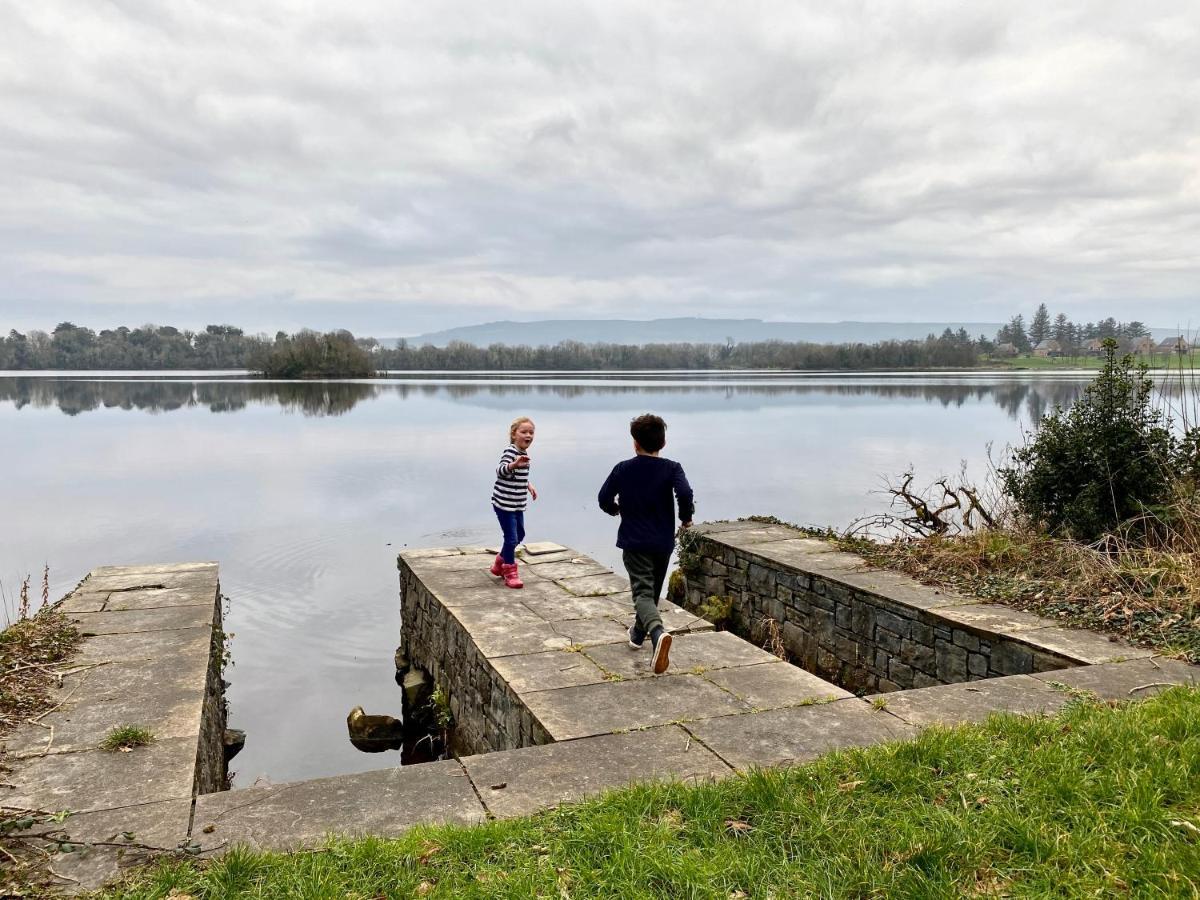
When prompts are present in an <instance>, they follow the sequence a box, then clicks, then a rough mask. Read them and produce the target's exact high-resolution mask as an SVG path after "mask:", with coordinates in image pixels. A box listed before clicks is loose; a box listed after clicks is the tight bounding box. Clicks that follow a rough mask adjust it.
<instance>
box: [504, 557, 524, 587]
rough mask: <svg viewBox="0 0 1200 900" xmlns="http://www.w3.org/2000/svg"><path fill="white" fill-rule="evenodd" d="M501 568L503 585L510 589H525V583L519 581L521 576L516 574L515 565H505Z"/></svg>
mask: <svg viewBox="0 0 1200 900" xmlns="http://www.w3.org/2000/svg"><path fill="white" fill-rule="evenodd" d="M502 568H503V572H504V584H505V585H506V586H507V587H510V588H523V587H525V582H523V581H522V580H521V576H520V575H518V574H517V564H516V563H513V564H512V565H508V564H507V563H506V564H505V565H504V566H503V567H502Z"/></svg>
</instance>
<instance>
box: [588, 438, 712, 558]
mask: <svg viewBox="0 0 1200 900" xmlns="http://www.w3.org/2000/svg"><path fill="white" fill-rule="evenodd" d="M672 494H674V497H673V496H672ZM676 498H677V499H678V500H679V521H681V522H690V521H691V520H692V513H693V512H695V507H694V506H693V504H692V486H691V485H690V484H688V480H687V476H686V475H684V474H683V466H681V465H680V464H679V463H677V462H675V461H674V460H672V459H664V458H662V457H659V456H635V457H633V459H626V460H623V461H622V462H619V463H617V464H616V465H615V466H613V470H612V472H611V473H610V474H609V476H608V478H607V479H606V480H605V482H604V487H602V488H600V496H599V497H597V499H598V500H599V501H600V508H601V509H602V510H604V511H605V512H606V513H608V514H609V515H610V516H615V515H617V514H618V512H619V513H620V515H621V527H620V528H619V529H617V546H618V547H620V548H621V549H622V550H634V551H637V552H641V553H671V552H672V551H673V550H674V549H675V500H676ZM618 501H619V502H618Z"/></svg>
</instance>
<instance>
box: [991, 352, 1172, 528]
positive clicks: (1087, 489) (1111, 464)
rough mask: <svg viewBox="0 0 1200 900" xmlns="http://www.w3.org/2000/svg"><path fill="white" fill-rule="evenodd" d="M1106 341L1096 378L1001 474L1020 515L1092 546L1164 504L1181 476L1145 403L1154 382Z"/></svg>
mask: <svg viewBox="0 0 1200 900" xmlns="http://www.w3.org/2000/svg"><path fill="white" fill-rule="evenodd" d="M1116 350H1117V344H1116V341H1113V340H1109V341H1106V342H1105V354H1106V360H1105V363H1104V367H1103V369H1102V370H1101V372H1100V374H1099V375H1098V376H1097V377H1096V379H1095V380H1094V381H1093V382H1092V383H1091V384H1090V385H1088V387H1087V388H1086V390H1085V391H1084V395H1083V397H1082V398H1080V400H1079V401H1077V402H1076V403H1075V405H1074V406H1072V407H1071V408H1070V409H1069V410H1067V411H1064V410H1062V409H1061V408H1056V409H1055V410H1054V411H1053V412H1051V413H1049V414H1048V415H1046V416H1045V417H1044V418H1043V419H1042V421H1041V424H1040V426H1039V428H1038V431H1037V434H1036V436H1033V439H1032V441H1030V442H1029V443H1027V444H1026V445H1025V446H1024V447H1022V448H1020V449H1018V450H1016V451H1015V452H1014V453H1013V464H1012V465H1011V466H1009V467H1005V468H1002V469H1001V470H1000V477H1001V480H1002V484H1003V488H1004V491H1005V493H1007V494H1008V495H1009V496H1011V497H1012V498H1013V500H1014V501H1015V502H1016V505H1017V508H1018V511H1019V513H1021V514H1022V515H1023V516H1025V517H1026V518H1028V519H1029V520H1031V521H1032V522H1034V523H1036V524H1038V525H1041V526H1044V527H1046V528H1047V529H1049V530H1050V531H1051V532H1055V533H1059V534H1065V535H1068V536H1070V537H1074V538H1077V539H1080V540H1095V539H1097V538H1099V537H1100V536H1102V535H1103V534H1105V533H1108V532H1111V531H1112V530H1114V529H1115V528H1116V526H1118V525H1120V524H1121V523H1122V522H1125V521H1127V520H1129V519H1131V518H1133V517H1134V516H1138V515H1141V514H1143V513H1144V512H1145V511H1146V510H1147V509H1148V508H1153V507H1155V506H1158V505H1159V504H1162V503H1164V502H1165V501H1166V500H1167V499H1168V497H1169V495H1170V492H1171V488H1172V485H1173V483H1174V482H1175V480H1176V479H1177V476H1178V475H1179V473H1178V471H1177V469H1178V462H1177V461H1178V460H1179V458H1180V457H1179V451H1178V442H1177V441H1176V440H1175V438H1174V437H1173V436H1172V434H1171V430H1170V423H1169V422H1168V421H1166V420H1165V417H1164V415H1163V413H1162V412H1161V411H1160V410H1157V409H1155V408H1154V407H1153V406H1152V404H1151V392H1152V390H1153V387H1154V385H1153V382H1152V381H1151V380H1150V378H1149V377H1147V375H1146V367H1145V366H1144V365H1139V366H1136V367H1135V366H1134V361H1133V357H1132V356H1124V357H1121V358H1119V359H1118V358H1117V355H1116Z"/></svg>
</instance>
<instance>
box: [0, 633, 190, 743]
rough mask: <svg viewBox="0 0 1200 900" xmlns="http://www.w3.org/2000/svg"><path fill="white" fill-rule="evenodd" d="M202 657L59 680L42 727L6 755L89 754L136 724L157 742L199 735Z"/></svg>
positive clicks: (16, 736) (14, 737)
mask: <svg viewBox="0 0 1200 900" xmlns="http://www.w3.org/2000/svg"><path fill="white" fill-rule="evenodd" d="M207 671H208V660H207V658H205V657H203V656H200V655H199V654H193V655H191V656H185V657H175V658H166V659H159V660H139V661H135V662H129V663H113V664H110V665H107V666H103V667H99V668H95V669H89V670H87V671H85V672H80V673H78V674H76V675H68V676H66V677H65V678H64V679H63V686H62V688H61V689H58V690H56V691H54V692H53V694H52V696H51V700H52V701H53V702H54V703H59V704H60V705H59V707H58V709H55V710H54V711H53V712H51V713H50V714H49V715H47V716H44V717H43V718H42V719H41V724H42V725H45V726H53V727H54V735H53V741H52V742H51V740H50V738H51V735H50V732H49V730H48V729H47V728H39V727H38V726H36V725H32V724H25V725H22V726H19V727H18V728H17V729H16V730H15V731H13V732H12V733H11V734H9V735H8V736H7V737H6V738H5V740H4V743H5V745H6V746H7V749H8V751H9V752H10V753H14V754H18V755H20V754H28V753H41V752H45V750H46V749H47V747H49V749H50V752H52V753H63V752H66V751H78V750H93V749H95V748H96V747H97V746H98V745H99V743H100V741H102V740H103V739H104V737H105V735H107V734H108V732H109V731H111V730H112V729H113V728H116V727H118V726H120V725H141V726H143V727H145V728H149V729H150V730H151V731H152V732H153V733H154V734H155V735H156V736H157V737H158V738H159V739H164V738H184V737H189V736H192V737H195V736H198V735H199V734H200V722H201V717H202V713H203V707H204V691H205V681H206V677H207Z"/></svg>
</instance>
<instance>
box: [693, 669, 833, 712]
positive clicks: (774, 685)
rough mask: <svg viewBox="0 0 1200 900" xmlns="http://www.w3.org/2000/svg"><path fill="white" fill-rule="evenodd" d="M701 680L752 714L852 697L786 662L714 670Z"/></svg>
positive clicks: (706, 673) (705, 674)
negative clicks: (723, 692)
mask: <svg viewBox="0 0 1200 900" xmlns="http://www.w3.org/2000/svg"><path fill="white" fill-rule="evenodd" d="M704 678H705V679H707V680H708V681H711V682H712V683H713V684H715V685H717V687H720V688H722V689H724V690H726V691H729V693H731V694H733V695H734V696H735V697H737V698H738V699H739V700H741V701H742V702H743V703H746V704H748V705H749V706H750V707H751V708H752V709H754V710H756V711H757V710H766V709H781V708H783V707H785V706H799V705H801V704H805V705H807V704H809V703H811V702H813V701H824V700H844V699H846V698H848V697H853V696H854V695H853V694H851V693H850V692H849V691H846V690H843V689H842V688H840V687H838V686H837V685H836V684H830V683H829V682H828V681H824V680H822V679H820V678H818V677H817V676H816V675H813V674H812V673H811V672H806V671H804V669H800V668H797V667H796V666H792V665H788V664H787V663H782V664H779V665H776V664H772V663H763V664H761V665H757V666H740V667H738V668H732V669H717V670H715V671H711V672H705V673H704Z"/></svg>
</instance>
